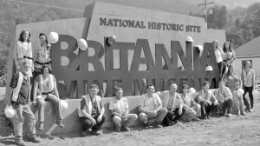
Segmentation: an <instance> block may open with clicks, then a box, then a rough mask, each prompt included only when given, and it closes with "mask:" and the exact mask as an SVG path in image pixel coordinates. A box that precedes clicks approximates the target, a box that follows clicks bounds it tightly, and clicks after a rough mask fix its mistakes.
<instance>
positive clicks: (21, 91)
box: [10, 59, 40, 146]
mask: <svg viewBox="0 0 260 146" xmlns="http://www.w3.org/2000/svg"><path fill="white" fill-rule="evenodd" d="M30 68H31V63H30V60H28V59H24V62H23V63H22V66H21V68H20V70H21V71H22V72H21V71H19V72H18V73H16V74H15V75H14V76H13V78H16V79H17V81H14V80H12V82H13V83H12V82H11V84H10V86H11V87H12V88H13V90H12V94H11V98H12V105H13V107H14V109H15V111H16V115H15V117H14V122H13V123H14V133H15V143H16V144H17V145H19V146H25V145H26V143H25V142H24V141H23V136H22V134H23V124H24V120H26V121H27V123H26V126H27V127H26V129H27V130H28V133H27V135H26V136H27V141H28V142H33V143H39V142H40V141H39V140H37V139H36V138H35V116H34V114H33V112H32V111H31V109H30V107H29V105H28V101H29V98H30V77H29V74H30ZM15 76H17V77H15ZM14 82H16V83H14Z"/></svg>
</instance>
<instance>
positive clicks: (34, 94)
mask: <svg viewBox="0 0 260 146" xmlns="http://www.w3.org/2000/svg"><path fill="white" fill-rule="evenodd" d="M38 78H39V76H37V77H36V78H35V80H34V84H33V101H35V100H36V96H37V92H38V90H39V88H38V87H39V80H38Z"/></svg>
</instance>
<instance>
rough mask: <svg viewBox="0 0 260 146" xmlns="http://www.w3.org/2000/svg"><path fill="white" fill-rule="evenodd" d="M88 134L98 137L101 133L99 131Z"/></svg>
mask: <svg viewBox="0 0 260 146" xmlns="http://www.w3.org/2000/svg"><path fill="white" fill-rule="evenodd" d="M90 134H91V135H96V136H98V135H101V131H100V130H97V131H96V130H95V131H91V132H90Z"/></svg>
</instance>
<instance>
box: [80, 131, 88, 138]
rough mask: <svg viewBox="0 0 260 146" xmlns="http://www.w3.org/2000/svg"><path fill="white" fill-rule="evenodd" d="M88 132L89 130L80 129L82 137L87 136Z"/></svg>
mask: <svg viewBox="0 0 260 146" xmlns="http://www.w3.org/2000/svg"><path fill="white" fill-rule="evenodd" d="M87 135H88V134H87V131H83V130H82V131H80V136H82V137H85V136H87Z"/></svg>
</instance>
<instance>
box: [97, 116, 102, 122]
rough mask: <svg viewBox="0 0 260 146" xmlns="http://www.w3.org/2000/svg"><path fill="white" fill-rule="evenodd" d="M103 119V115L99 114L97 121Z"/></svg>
mask: <svg viewBox="0 0 260 146" xmlns="http://www.w3.org/2000/svg"><path fill="white" fill-rule="evenodd" d="M101 120H102V115H99V116H98V118H97V122H98V123H99V122H101Z"/></svg>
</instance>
